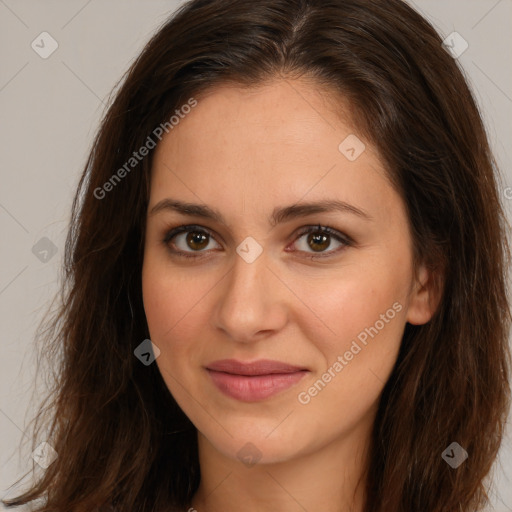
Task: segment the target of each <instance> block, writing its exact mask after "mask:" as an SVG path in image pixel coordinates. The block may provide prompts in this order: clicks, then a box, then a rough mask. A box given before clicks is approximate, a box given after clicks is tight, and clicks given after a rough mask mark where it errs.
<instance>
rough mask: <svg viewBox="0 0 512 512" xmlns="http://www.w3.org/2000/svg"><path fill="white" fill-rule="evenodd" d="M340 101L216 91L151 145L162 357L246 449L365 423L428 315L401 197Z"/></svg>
mask: <svg viewBox="0 0 512 512" xmlns="http://www.w3.org/2000/svg"><path fill="white" fill-rule="evenodd" d="M332 99H333V97H328V96H327V94H326V93H321V92H320V89H319V88H318V87H315V86H313V85H312V84H310V83H307V82H303V81H298V80H296V81H283V80H276V81H274V82H271V83H269V84H266V85H264V86H259V87H257V88H254V89H251V90H247V89H242V88H238V87H236V86H233V85H230V86H227V85H226V86H222V87H218V88H216V89H215V90H212V91H210V93H209V94H208V95H206V96H204V97H202V98H198V99H197V101H198V103H197V106H195V107H194V108H193V109H192V110H191V111H190V113H189V114H188V115H187V116H184V117H183V118H182V119H181V120H180V122H179V124H177V125H175V126H174V127H173V129H172V130H171V131H169V133H168V134H167V135H166V136H165V137H164V138H163V139H162V141H161V143H160V144H159V145H158V146H157V148H156V150H155V155H154V160H153V169H152V177H151V190H150V200H149V207H148V216H147V226H146V228H147V229H146V239H145V252H144V264H143V272H142V284H143V299H144V307H145V312H146V318H147V322H148V326H149V331H150V336H151V340H152V342H153V343H154V344H155V345H156V346H157V347H158V348H159V349H160V355H159V357H158V358H157V359H156V364H157V365H158V368H159V370H160V372H161V374H162V377H163V379H164V381H165V383H166V385H167V386H168V388H169V390H170V392H171V393H172V395H173V396H174V398H175V399H176V401H177V402H178V404H179V405H180V407H181V408H182V409H183V411H184V412H185V413H186V415H187V416H188V417H189V418H190V419H191V421H192V422H193V423H194V424H195V426H196V427H197V429H198V431H199V432H200V435H201V436H202V438H203V439H204V440H205V442H206V443H207V444H208V445H209V446H210V448H211V449H213V450H215V451H216V452H218V453H220V454H223V455H224V456H225V457H228V458H230V459H233V460H236V459H242V458H244V457H249V458H253V459H255V458H258V459H259V460H260V462H261V463H264V462H277V461H285V460H290V459H293V458H294V457H297V456H299V455H305V454H310V453H313V452H314V451H316V450H320V449H322V448H324V447H327V446H328V445H329V444H332V443H335V442H341V441H342V440H343V439H347V438H348V437H349V436H351V435H354V433H357V432H363V431H364V432H367V431H368V426H369V425H371V423H372V422H373V420H374V415H375V410H376V405H377V402H378V399H379V396H380V393H381V391H382V389H383V387H384V384H385V382H386V380H387V379H388V377H389V375H390V372H391V370H392V368H393V365H394V363H395V361H396V358H397V354H398V350H399V347H400V342H401V337H402V334H403V330H404V326H405V323H406V322H407V321H409V322H411V323H415V324H420V323H425V322H426V321H428V320H429V318H430V316H431V315H430V312H429V310H428V307H427V306H426V303H427V298H426V295H425V292H424V291H422V288H421V286H420V285H421V283H417V282H416V280H415V279H414V275H413V266H412V245H411V236H410V231H409V227H408V219H407V215H406V212H405V207H404V204H403V201H402V199H401V198H400V196H399V195H398V194H397V192H396V191H395V190H394V189H393V188H392V186H391V185H390V183H389V182H388V180H387V178H386V176H385V173H384V167H383V164H382V162H381V161H380V159H379V156H378V153H377V151H376V149H375V148H374V147H373V146H372V145H371V144H370V143H369V142H368V141H366V140H365V139H364V138H363V137H362V136H361V135H360V134H358V133H357V132H356V129H355V128H354V126H352V124H351V123H350V121H349V120H348V119H347V118H343V116H342V115H340V113H339V111H337V110H335V109H334V107H333V103H332V101H331V100H332ZM339 101H340V100H338V102H339ZM338 104H340V103H338ZM347 137H348V139H347ZM363 144H364V146H363ZM185 204H187V205H188V207H186V206H185ZM190 205H195V206H190ZM419 276H420V277H421V276H424V274H423V270H421V271H420V274H419ZM247 443H251V444H250V445H248V444H247Z"/></svg>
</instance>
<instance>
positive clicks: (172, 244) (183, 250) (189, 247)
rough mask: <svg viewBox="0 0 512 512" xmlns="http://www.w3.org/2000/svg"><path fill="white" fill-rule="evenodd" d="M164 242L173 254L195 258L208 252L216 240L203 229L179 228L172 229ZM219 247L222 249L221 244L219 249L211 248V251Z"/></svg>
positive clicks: (193, 227) (192, 227)
mask: <svg viewBox="0 0 512 512" xmlns="http://www.w3.org/2000/svg"><path fill="white" fill-rule="evenodd" d="M162 241H163V243H164V244H165V245H166V246H167V247H168V249H169V250H170V251H171V253H172V254H174V255H177V256H184V257H190V258H194V257H199V256H201V255H202V253H204V252H207V251H206V249H207V248H208V246H209V245H210V244H211V243H212V242H215V239H214V238H213V236H212V235H211V234H210V233H209V232H208V231H206V230H204V229H202V228H199V227H196V226H179V227H177V228H174V229H171V230H170V231H169V232H168V233H167V234H166V235H165V237H164V239H163V240H162ZM215 243H217V242H215ZM218 247H220V246H219V244H217V247H215V246H214V247H210V249H216V248H218ZM194 253H197V254H194Z"/></svg>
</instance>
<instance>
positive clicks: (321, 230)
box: [162, 224, 354, 260]
mask: <svg viewBox="0 0 512 512" xmlns="http://www.w3.org/2000/svg"><path fill="white" fill-rule="evenodd" d="M190 232H197V233H203V234H205V235H208V236H210V237H212V238H213V239H214V240H215V237H214V236H213V234H212V233H211V232H210V231H209V230H207V229H205V228H202V227H201V226H197V225H183V226H177V227H175V228H172V229H170V230H169V231H168V232H167V233H166V234H165V237H164V238H163V240H162V243H163V244H164V245H165V246H166V248H167V249H168V250H169V251H170V252H171V253H172V254H173V255H174V256H178V257H180V258H181V257H183V258H195V259H198V258H202V257H203V256H201V255H200V254H201V253H202V252H206V251H192V252H191V253H189V252H188V251H180V250H174V249H171V248H170V246H169V242H170V241H171V240H172V239H173V238H174V237H175V236H177V235H179V234H181V233H190ZM310 233H315V234H325V235H329V236H331V237H333V238H334V239H335V240H336V241H338V242H340V243H341V244H343V245H342V247H339V248H338V249H336V250H334V251H330V252H328V253H312V254H310V253H305V254H306V256H304V257H305V258H307V259H310V260H313V259H320V258H328V257H331V256H332V255H334V254H338V253H339V252H340V251H342V250H344V249H345V248H347V247H351V246H353V245H354V241H353V240H352V239H351V238H350V237H349V236H347V235H345V234H343V233H340V232H339V231H337V230H335V229H333V228H330V227H328V226H322V225H320V224H317V225H315V226H304V227H303V228H301V229H300V230H299V232H298V233H297V237H296V238H295V239H294V242H295V241H296V240H298V239H299V238H301V237H302V236H304V235H306V234H310ZM217 243H218V242H217ZM299 252H305V251H299ZM307 254H309V255H307Z"/></svg>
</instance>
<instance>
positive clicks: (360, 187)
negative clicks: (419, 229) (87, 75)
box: [150, 80, 397, 215]
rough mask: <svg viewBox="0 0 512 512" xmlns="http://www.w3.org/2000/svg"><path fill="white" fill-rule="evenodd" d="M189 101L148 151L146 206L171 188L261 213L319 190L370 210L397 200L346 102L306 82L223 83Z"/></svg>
mask: <svg viewBox="0 0 512 512" xmlns="http://www.w3.org/2000/svg"><path fill="white" fill-rule="evenodd" d="M196 99H197V102H198V103H197V106H196V107H195V108H194V109H193V110H192V111H191V112H190V113H189V114H187V115H185V116H183V118H182V119H180V122H179V124H177V125H176V126H174V127H173V129H172V130H171V131H170V132H169V133H168V134H166V135H165V136H164V137H163V139H162V141H161V142H160V143H159V144H158V146H157V148H156V153H155V156H154V160H153V169H152V186H151V199H150V207H151V205H154V204H155V203H156V202H157V201H159V200H161V199H163V198H164V197H166V195H167V194H172V195H173V196H174V197H175V196H180V198H182V199H184V200H188V201H193V202H195V203H197V202H205V203H211V202H212V201H211V200H209V198H212V197H214V199H215V201H214V202H215V204H216V205H218V206H222V205H227V204H229V205H230V206H231V207H232V206H234V204H233V203H234V202H237V201H238V203H237V204H238V206H239V207H241V206H243V207H244V208H245V207H246V206H248V205H249V204H251V205H252V206H253V207H254V208H255V209H256V210H258V209H260V210H261V213H263V210H264V211H265V212H266V213H265V215H267V214H268V212H270V210H271V209H272V208H273V207H274V206H275V205H276V204H279V205H281V204H289V203H294V202H297V201H299V200H300V199H301V198H303V197H304V198H305V199H307V200H311V201H312V200H318V199H321V198H325V197H326V196H327V195H328V196H329V197H330V198H333V197H335V198H337V199H341V200H346V201H348V200H350V199H351V200H352V202H353V203H354V202H357V201H359V202H365V203H367V205H368V204H369V203H371V205H372V210H373V213H372V215H373V214H377V215H378V214H379V210H385V209H386V207H389V203H390V202H392V201H393V200H396V199H397V198H396V195H395V196H394V195H393V194H394V192H393V190H391V187H390V184H389V182H388V180H387V178H386V176H385V172H384V168H383V165H382V163H381V161H380V159H379V156H378V154H377V151H376V149H375V148H374V147H372V145H371V144H369V143H368V142H367V141H363V139H362V138H361V135H360V134H359V136H358V134H356V133H355V132H356V129H355V127H354V126H353V123H351V121H350V116H349V115H348V112H349V108H348V106H347V105H346V104H344V103H343V102H342V101H341V100H338V98H337V97H336V96H335V95H329V94H328V93H327V91H325V90H324V89H322V88H315V87H314V86H313V85H312V84H311V83H310V82H308V81H302V80H301V81H294V80H276V81H273V82H270V83H266V84H264V85H262V86H259V87H253V88H242V87H240V86H236V85H232V84H230V85H223V86H220V87H217V88H215V89H212V90H209V91H208V92H207V94H203V95H201V96H198V97H197V98H196ZM344 113H347V115H346V116H344ZM347 140H348V141H349V145H352V146H354V148H355V150H356V151H357V152H359V151H361V153H360V155H359V156H357V158H356V159H349V158H347V154H346V153H344V152H343V151H345V150H346V149H347V147H346V146H347V144H344V141H347ZM354 143H355V145H354ZM340 144H341V146H340ZM358 144H360V145H359V146H358ZM362 148H364V150H362ZM348 149H352V148H348ZM349 156H350V154H349ZM306 196H307V197H306ZM198 199H200V200H201V201H198ZM242 202H244V204H243V205H242ZM361 206H362V205H361ZM362 208H364V209H367V208H365V207H364V206H362Z"/></svg>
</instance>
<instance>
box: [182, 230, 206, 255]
mask: <svg viewBox="0 0 512 512" xmlns="http://www.w3.org/2000/svg"><path fill="white" fill-rule="evenodd" d="M208 237H209V235H207V234H205V233H202V232H200V231H190V232H189V233H187V236H186V238H185V240H186V243H187V245H188V246H189V247H190V248H191V249H194V250H195V251H200V250H201V249H204V248H205V247H206V246H207V245H208Z"/></svg>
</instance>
